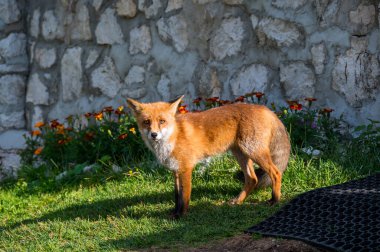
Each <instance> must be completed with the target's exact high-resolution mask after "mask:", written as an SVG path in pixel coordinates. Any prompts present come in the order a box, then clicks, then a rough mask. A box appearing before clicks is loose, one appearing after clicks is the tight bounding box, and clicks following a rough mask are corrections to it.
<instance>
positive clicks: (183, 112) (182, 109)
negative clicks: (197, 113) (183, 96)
mask: <svg viewBox="0 0 380 252" xmlns="http://www.w3.org/2000/svg"><path fill="white" fill-rule="evenodd" d="M186 106H187V105H182V106H179V108H178V111H179V113H180V114H186V113H188V112H189V111H188V110H187V109H186Z"/></svg>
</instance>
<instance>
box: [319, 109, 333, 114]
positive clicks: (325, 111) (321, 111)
mask: <svg viewBox="0 0 380 252" xmlns="http://www.w3.org/2000/svg"><path fill="white" fill-rule="evenodd" d="M333 111H334V110H333V109H332V108H323V109H321V110H320V111H319V113H321V114H327V115H328V114H330V113H331V112H333Z"/></svg>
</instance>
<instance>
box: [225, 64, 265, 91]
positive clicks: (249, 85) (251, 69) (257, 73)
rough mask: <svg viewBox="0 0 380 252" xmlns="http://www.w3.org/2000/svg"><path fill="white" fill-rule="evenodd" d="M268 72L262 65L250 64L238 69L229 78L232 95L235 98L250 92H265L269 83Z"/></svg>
mask: <svg viewBox="0 0 380 252" xmlns="http://www.w3.org/2000/svg"><path fill="white" fill-rule="evenodd" d="M269 77H270V71H269V69H268V67H266V66H265V65H262V64H252V65H249V66H243V67H242V68H240V69H239V70H238V71H237V72H236V73H235V74H234V75H233V76H232V78H231V80H230V87H231V90H232V94H233V95H234V96H235V97H237V96H241V95H245V94H246V93H250V92H265V91H266V89H267V87H268V85H269V84H270V83H269Z"/></svg>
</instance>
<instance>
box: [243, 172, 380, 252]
mask: <svg viewBox="0 0 380 252" xmlns="http://www.w3.org/2000/svg"><path fill="white" fill-rule="evenodd" d="M247 232H249V233H259V234H262V235H269V236H276V237H283V238H293V239H297V240H302V241H305V242H308V243H310V244H313V245H314V246H318V247H322V248H327V249H332V250H336V251H355V252H356V251H380V173H378V174H375V175H371V176H369V177H367V178H364V179H359V180H354V181H350V182H347V183H344V184H340V185H335V186H330V187H325V188H319V189H316V190H313V191H310V192H306V193H304V194H302V195H300V196H298V197H297V198H295V199H293V200H292V201H290V202H289V203H288V204H286V205H285V206H284V207H283V208H282V209H280V210H279V211H278V212H277V213H276V214H275V215H273V216H272V217H269V218H268V219H267V220H265V221H263V222H261V223H259V224H258V225H255V226H253V227H251V228H250V229H248V230H247Z"/></svg>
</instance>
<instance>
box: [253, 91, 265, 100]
mask: <svg viewBox="0 0 380 252" xmlns="http://www.w3.org/2000/svg"><path fill="white" fill-rule="evenodd" d="M254 94H255V96H256V97H257V98H258V99H260V98H261V97H263V96H264V95H265V94H264V93H261V92H255V93H254Z"/></svg>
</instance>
